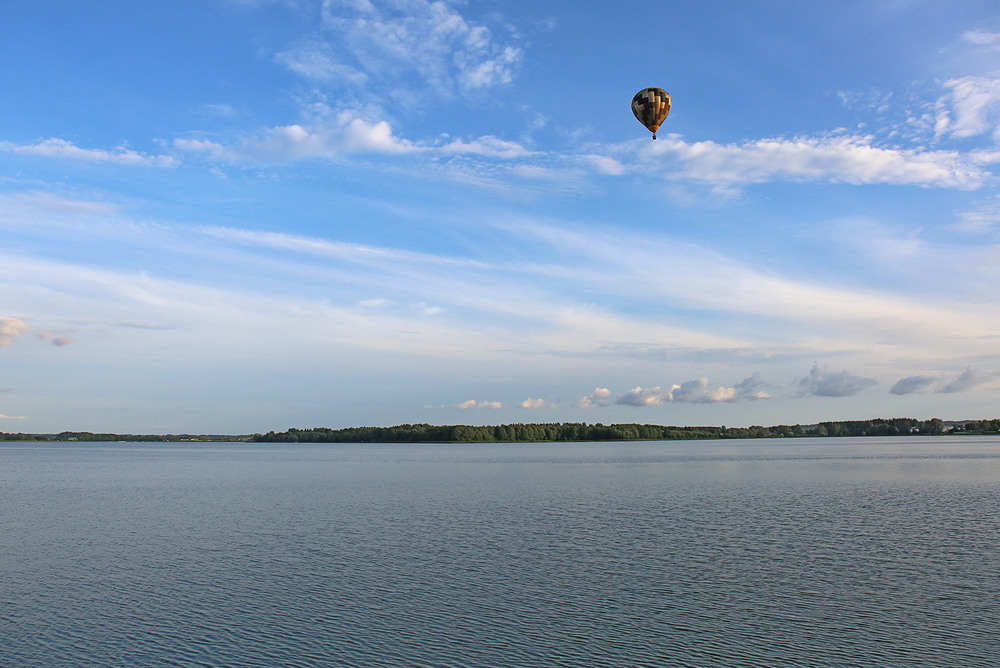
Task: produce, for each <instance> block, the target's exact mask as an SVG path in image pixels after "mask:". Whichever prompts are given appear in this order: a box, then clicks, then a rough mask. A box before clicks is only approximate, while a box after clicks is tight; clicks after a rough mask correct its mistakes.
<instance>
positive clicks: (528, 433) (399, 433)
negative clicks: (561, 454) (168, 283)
mask: <svg viewBox="0 0 1000 668" xmlns="http://www.w3.org/2000/svg"><path fill="white" fill-rule="evenodd" d="M997 431H1000V419H995V420H970V421H961V422H947V423H946V422H944V421H943V420H940V419H938V418H933V419H930V420H914V419H912V418H894V419H888V420H885V419H874V420H857V421H849V422H821V423H819V424H816V425H808V426H802V425H797V424H796V425H776V426H773V427H757V426H754V427H725V426H723V427H664V426H662V425H653V424H612V425H604V424H600V423H598V424H584V423H577V422H568V423H547V424H508V425H497V426H471V425H442V426H435V425H430V424H404V425H398V426H395V427H353V428H349V429H328V428H325V427H319V428H315V429H289V430H288V431H283V432H280V433H275V432H273V431H271V432H268V433H266V434H255V435H254V436H252V437H251V438H250V440H251V441H254V442H266V443H427V442H433V443H505V442H517V443H533V442H543V441H679V440H698V439H730V438H731V439H739V438H791V437H807V436H817V437H823V436H909V435H911V434H944V433H975V434H985V433H996V432H997Z"/></svg>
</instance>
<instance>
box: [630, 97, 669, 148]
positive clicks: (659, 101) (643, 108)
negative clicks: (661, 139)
mask: <svg viewBox="0 0 1000 668" xmlns="http://www.w3.org/2000/svg"><path fill="white" fill-rule="evenodd" d="M632 113H633V114H635V117H636V118H637V119H639V122H640V123H642V124H643V125H645V126H646V127H647V128H648V129H649V131H650V132H652V133H653V139H656V131H657V130H659V129H660V124H661V123H663V121H665V120H666V118H667V114H669V113H670V93H668V92H667V91H665V90H663V89H662V88H644V89H642V90H641V91H639V92H638V93H636V94H635V97H633V98H632Z"/></svg>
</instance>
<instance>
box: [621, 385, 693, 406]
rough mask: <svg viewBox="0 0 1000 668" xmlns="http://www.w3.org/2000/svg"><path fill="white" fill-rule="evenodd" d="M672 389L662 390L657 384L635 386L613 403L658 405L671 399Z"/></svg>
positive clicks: (622, 404)
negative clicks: (654, 385)
mask: <svg viewBox="0 0 1000 668" xmlns="http://www.w3.org/2000/svg"><path fill="white" fill-rule="evenodd" d="M676 387H679V386H677V385H675V386H674V388H676ZM672 391H673V388H671V390H668V391H666V392H664V391H663V390H661V389H660V386H659V385H657V386H656V387H648V388H647V387H642V386H637V387H634V388H632V389H631V390H629V391H628V392H626V393H625V394H623V395H621V396H620V397H618V398H617V399H615V403H616V404H619V405H621V406H659V405H661V404H665V403H667V402H669V401H671V399H672V397H671V392H672Z"/></svg>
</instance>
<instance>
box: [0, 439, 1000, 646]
mask: <svg viewBox="0 0 1000 668" xmlns="http://www.w3.org/2000/svg"><path fill="white" fill-rule="evenodd" d="M998 511H1000V439H998V438H988V437H962V438H959V437H910V438H879V439H864V438H855V439H823V440H819V439H813V440H806V439H787V440H767V441H703V442H690V441H688V442H669V443H613V444H607V443H602V444H596V443H584V444H543V445H537V444H533V445H520V444H512V445H505V444H496V445H365V446H354V445H346V446H345V445H272V444H267V445H246V444H184V443H177V444H82V443H81V444H19V443H5V444H0V665H2V666H84V665H100V666H986V665H997V662H998V661H1000V658H998V657H1000V513H998Z"/></svg>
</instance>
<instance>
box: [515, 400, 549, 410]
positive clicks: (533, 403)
mask: <svg viewBox="0 0 1000 668" xmlns="http://www.w3.org/2000/svg"><path fill="white" fill-rule="evenodd" d="M554 407H555V405H554V404H552V403H551V402H547V401H545V399H532V398H531V397H528V398H527V399H525V400H524V401H522V402H521V408H529V409H537V408H554Z"/></svg>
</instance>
